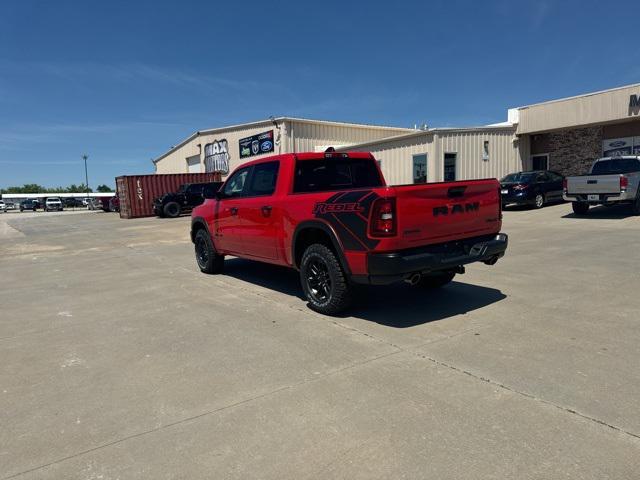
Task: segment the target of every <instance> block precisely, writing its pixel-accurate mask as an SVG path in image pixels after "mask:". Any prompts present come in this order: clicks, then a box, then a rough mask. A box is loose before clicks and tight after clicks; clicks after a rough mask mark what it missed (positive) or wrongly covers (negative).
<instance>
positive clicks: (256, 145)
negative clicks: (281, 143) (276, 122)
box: [238, 130, 274, 158]
mask: <svg viewBox="0 0 640 480" xmlns="http://www.w3.org/2000/svg"><path fill="white" fill-rule="evenodd" d="M238 143H239V146H240V158H248V157H253V156H254V155H261V154H263V153H269V152H273V150H274V146H273V130H269V131H268V132H264V133H258V134H257V135H252V136H250V137H245V138H241V139H240V141H239V142H238Z"/></svg>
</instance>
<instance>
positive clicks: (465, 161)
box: [435, 128, 524, 181]
mask: <svg viewBox="0 0 640 480" xmlns="http://www.w3.org/2000/svg"><path fill="white" fill-rule="evenodd" d="M514 133H515V128H508V129H495V130H481V131H452V132H446V133H445V132H442V133H440V132H436V134H435V135H436V138H437V142H436V143H437V146H438V154H439V159H440V160H439V162H438V167H439V170H438V180H437V181H442V180H443V178H444V170H443V168H444V154H445V153H456V154H457V162H456V180H471V179H476V178H502V177H503V176H504V175H506V174H507V173H511V172H517V171H520V170H523V169H524V164H523V162H522V157H521V154H520V152H519V149H518V142H517V141H516V142H514V139H516V137H515V136H514ZM516 140H517V139H516ZM485 141H488V142H489V156H488V158H487V159H484V158H483V149H484V142H485Z"/></svg>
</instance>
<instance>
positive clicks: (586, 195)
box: [563, 155, 640, 215]
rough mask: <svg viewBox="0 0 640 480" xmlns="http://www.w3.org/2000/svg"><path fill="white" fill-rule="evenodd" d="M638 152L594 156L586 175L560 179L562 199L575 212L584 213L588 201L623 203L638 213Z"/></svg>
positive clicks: (639, 212) (639, 173)
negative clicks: (595, 158) (567, 202)
mask: <svg viewBox="0 0 640 480" xmlns="http://www.w3.org/2000/svg"><path fill="white" fill-rule="evenodd" d="M639 187H640V156H636V155H634V156H629V155H625V156H619V157H604V158H600V159H598V160H596V161H595V162H594V163H593V165H592V166H591V171H590V173H589V174H588V175H578V176H574V177H567V178H565V180H564V188H563V190H564V193H563V197H564V199H565V200H567V201H569V202H572V204H571V205H572V207H573V211H574V213H575V214H576V215H584V214H586V213H587V212H588V211H589V207H590V206H591V205H613V204H619V203H620V204H622V203H626V204H629V205H630V206H631V209H632V212H633V214H634V215H640V188H639Z"/></svg>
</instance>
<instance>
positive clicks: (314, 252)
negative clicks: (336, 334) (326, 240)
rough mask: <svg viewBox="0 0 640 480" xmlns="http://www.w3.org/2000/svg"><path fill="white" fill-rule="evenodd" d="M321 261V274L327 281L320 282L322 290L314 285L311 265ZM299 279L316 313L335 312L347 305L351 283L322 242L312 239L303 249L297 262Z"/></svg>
mask: <svg viewBox="0 0 640 480" xmlns="http://www.w3.org/2000/svg"><path fill="white" fill-rule="evenodd" d="M323 265H324V268H325V270H324V272H322V273H323V274H322V275H321V277H322V278H326V282H328V283H323V284H324V285H325V287H326V290H324V291H321V288H319V287H317V285H314V283H316V277H317V276H318V275H316V274H315V273H314V268H317V267H321V266H323ZM321 269H322V268H321ZM300 283H301V284H302V290H303V291H304V295H305V297H306V299H307V301H308V302H309V303H308V306H309V308H311V309H312V310H315V311H316V312H318V313H322V314H324V315H336V314H337V313H340V312H342V311H343V310H345V309H347V308H348V307H349V306H350V305H351V286H350V285H349V283H348V282H347V279H346V275H345V273H344V271H343V269H342V266H341V265H340V262H339V261H338V258H337V257H336V254H335V253H334V252H333V251H332V250H331V249H330V248H328V247H326V246H325V245H322V244H319V243H314V244H313V245H310V246H309V247H307V249H306V250H305V251H304V254H303V255H302V261H301V262H300ZM321 283H322V282H321Z"/></svg>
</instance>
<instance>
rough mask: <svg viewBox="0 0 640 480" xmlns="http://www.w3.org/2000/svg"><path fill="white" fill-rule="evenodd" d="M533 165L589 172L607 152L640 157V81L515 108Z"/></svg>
mask: <svg viewBox="0 0 640 480" xmlns="http://www.w3.org/2000/svg"><path fill="white" fill-rule="evenodd" d="M509 119H510V120H511V121H512V122H513V123H514V124H516V125H517V129H516V135H517V136H518V138H519V140H520V141H519V144H520V148H521V149H522V150H523V155H524V156H525V157H526V158H528V160H529V161H528V162H527V163H526V165H525V166H526V168H527V169H534V170H537V169H544V168H548V169H550V170H556V171H558V172H560V173H562V174H565V175H574V174H583V173H586V172H587V171H588V170H589V168H590V167H591V164H592V163H593V160H594V159H596V158H598V157H601V156H615V155H632V154H636V155H640V84H635V85H628V86H624V87H618V88H612V89H609V90H603V91H600V92H594V93H587V94H585V95H579V96H576V97H569V98H563V99H560V100H552V101H549V102H544V103H538V104H535V105H528V106H525V107H519V108H515V109H511V110H509Z"/></svg>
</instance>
